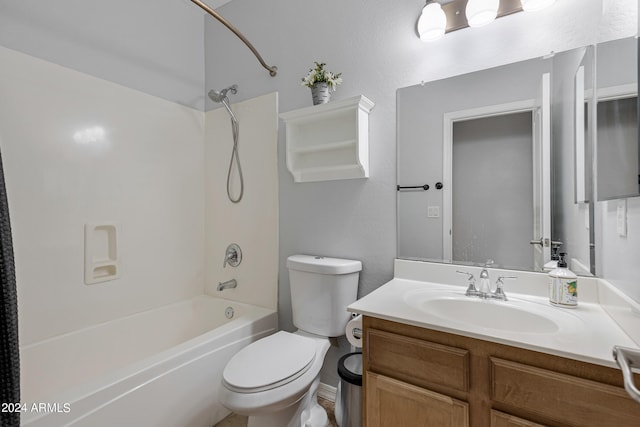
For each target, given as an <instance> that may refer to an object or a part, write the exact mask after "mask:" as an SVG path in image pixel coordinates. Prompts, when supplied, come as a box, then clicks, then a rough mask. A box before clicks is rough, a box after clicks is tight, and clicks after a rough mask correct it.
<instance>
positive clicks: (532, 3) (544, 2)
mask: <svg viewBox="0 0 640 427" xmlns="http://www.w3.org/2000/svg"><path fill="white" fill-rule="evenodd" d="M555 1H556V0H521V2H522V10H524V11H525V12H535V11H536V10H540V9H544V8H545V7H547V6H551V5H552V4H553V3H555Z"/></svg>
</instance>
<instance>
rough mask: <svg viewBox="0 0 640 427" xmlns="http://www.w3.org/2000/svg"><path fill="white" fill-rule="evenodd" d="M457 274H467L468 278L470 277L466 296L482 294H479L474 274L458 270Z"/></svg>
mask: <svg viewBox="0 0 640 427" xmlns="http://www.w3.org/2000/svg"><path fill="white" fill-rule="evenodd" d="M456 273H458V274H466V275H467V276H469V279H468V280H469V286H468V287H467V291H466V292H465V295H466V296H477V295H479V294H480V293H479V292H478V289H476V278H475V277H473V274H471V273H469V272H467V271H460V270H456Z"/></svg>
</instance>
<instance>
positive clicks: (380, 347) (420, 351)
mask: <svg viewBox="0 0 640 427" xmlns="http://www.w3.org/2000/svg"><path fill="white" fill-rule="evenodd" d="M366 331H367V335H366V337H365V343H366V347H367V351H366V352H365V353H366V357H367V363H368V365H369V369H370V370H372V371H374V372H378V373H381V374H385V375H387V376H390V377H394V378H397V379H400V380H403V381H406V382H409V383H412V384H418V385H427V386H428V385H434V384H436V385H440V386H445V387H449V388H453V389H456V390H460V391H464V392H466V391H468V390H469V352H468V351H467V350H464V349H461V348H456V347H449V346H445V345H441V344H436V343H433V342H429V341H424V340H419V339H416V338H410V337H406V336H402V335H397V334H393V333H390V332H385V331H380V330H377V329H372V328H369V329H367V330H366Z"/></svg>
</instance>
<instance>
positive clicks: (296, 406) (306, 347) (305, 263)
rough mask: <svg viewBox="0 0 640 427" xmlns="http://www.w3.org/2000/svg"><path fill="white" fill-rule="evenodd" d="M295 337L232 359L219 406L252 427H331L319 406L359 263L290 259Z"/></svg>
mask: <svg viewBox="0 0 640 427" xmlns="http://www.w3.org/2000/svg"><path fill="white" fill-rule="evenodd" d="M287 268H288V269H289V283H290V287H291V304H292V309H293V324H294V325H295V326H296V327H297V328H298V330H297V331H296V332H295V333H289V332H284V331H280V332H277V333H275V334H273V335H271V336H268V337H266V338H263V339H261V340H258V341H256V342H254V343H252V344H250V345H248V346H247V347H245V348H243V349H242V350H240V351H239V352H238V353H237V354H236V355H235V356H233V357H232V358H231V360H230V361H229V363H228V364H227V366H226V367H225V369H224V372H223V374H222V384H221V385H220V403H222V404H223V405H224V406H225V407H227V408H228V409H230V410H231V411H233V412H236V413H238V414H242V415H248V416H249V422H248V425H247V427H294V426H295V427H301V426H304V427H326V426H327V424H328V419H327V414H326V412H325V410H324V409H323V408H322V407H321V406H320V405H318V401H317V390H318V385H319V384H320V369H321V368H322V364H323V362H324V357H325V355H326V353H327V350H328V349H329V337H336V336H340V335H344V333H345V327H346V325H347V322H348V321H349V319H350V316H349V313H348V312H347V311H346V307H347V306H348V305H349V304H351V303H352V302H353V301H355V300H356V298H357V293H358V277H359V275H360V273H359V272H360V270H362V264H361V263H360V261H353V260H346V259H337V258H325V257H317V256H310V255H293V256H290V257H289V258H288V259H287Z"/></svg>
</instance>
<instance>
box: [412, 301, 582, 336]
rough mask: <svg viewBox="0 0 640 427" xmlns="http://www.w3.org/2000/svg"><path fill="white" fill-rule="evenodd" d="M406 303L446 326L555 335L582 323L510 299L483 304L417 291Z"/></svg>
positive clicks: (557, 311) (545, 307)
mask: <svg viewBox="0 0 640 427" xmlns="http://www.w3.org/2000/svg"><path fill="white" fill-rule="evenodd" d="M405 302H406V303H407V304H408V305H410V306H412V307H414V308H417V309H418V310H420V311H422V312H424V313H425V314H427V315H429V316H433V317H436V318H439V319H442V320H445V321H446V322H447V323H451V324H458V325H459V324H464V325H467V326H472V327H477V328H484V329H493V330H499V331H504V332H512V333H525V334H554V333H557V332H559V331H560V330H561V329H568V328H574V327H577V326H578V324H579V323H578V322H579V320H578V319H577V318H575V316H573V315H571V314H570V313H567V312H566V310H563V309H558V308H555V307H552V306H550V305H547V304H546V303H540V302H532V301H526V300H521V299H515V298H510V299H509V301H496V300H484V299H480V298H475V297H467V296H464V294H457V293H454V292H451V291H436V290H429V291H414V292H409V293H407V294H406V295H405Z"/></svg>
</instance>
